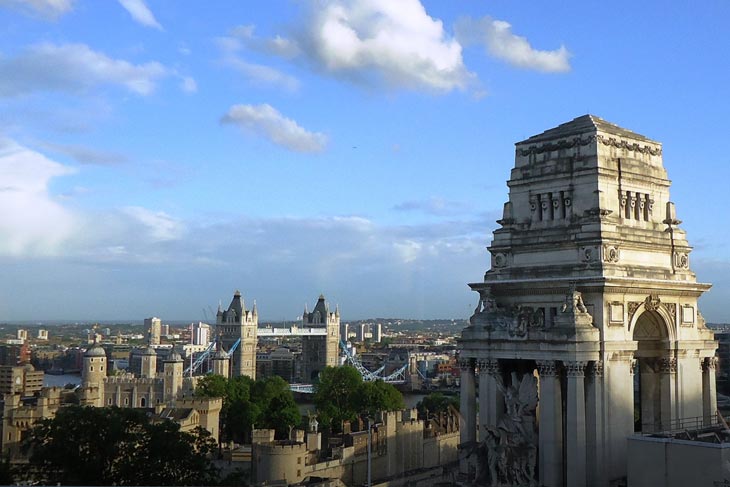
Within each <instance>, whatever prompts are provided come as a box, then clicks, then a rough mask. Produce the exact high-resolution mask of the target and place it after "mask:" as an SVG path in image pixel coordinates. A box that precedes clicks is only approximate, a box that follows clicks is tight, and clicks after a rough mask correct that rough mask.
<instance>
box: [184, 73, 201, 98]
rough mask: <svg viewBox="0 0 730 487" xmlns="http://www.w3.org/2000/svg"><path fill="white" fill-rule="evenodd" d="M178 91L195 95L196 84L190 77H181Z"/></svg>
mask: <svg viewBox="0 0 730 487" xmlns="http://www.w3.org/2000/svg"><path fill="white" fill-rule="evenodd" d="M180 89H181V90H183V91H184V92H185V93H189V94H192V93H196V92H197V91H198V83H196V82H195V80H194V79H193V78H191V77H190V76H183V77H182V78H181V80H180Z"/></svg>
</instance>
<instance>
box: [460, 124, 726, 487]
mask: <svg viewBox="0 0 730 487" xmlns="http://www.w3.org/2000/svg"><path fill="white" fill-rule="evenodd" d="M507 185H508V186H509V201H508V202H507V203H505V205H504V213H503V217H502V219H501V220H499V221H498V223H499V224H500V226H501V227H500V228H498V229H497V230H495V231H494V239H493V240H492V244H491V246H490V247H489V252H490V254H491V268H490V269H489V270H488V271H487V272H486V274H485V276H484V280H483V282H479V283H474V284H470V287H471V288H472V289H473V290H474V291H476V292H478V293H479V299H478V303H477V306H476V309H475V310H474V314H473V315H472V316H471V318H470V323H469V326H468V327H467V328H465V329H464V331H463V332H462V335H461V338H460V340H459V348H460V367H461V413H462V417H463V425H462V427H461V446H462V450H463V451H467V452H472V453H473V452H477V454H464V455H462V457H463V460H462V461H461V466H460V467H461V469H462V472H464V473H466V474H467V475H468V478H470V479H473V480H472V481H473V482H474V483H475V484H476V485H541V486H543V485H544V486H547V487H554V486H563V485H567V486H583V485H591V486H601V485H603V486H608V485H612V484H614V483H617V482H621V480H622V479H623V478H625V477H626V444H627V441H626V438H627V437H628V436H629V435H632V434H634V433H635V432H652V431H663V430H668V429H671V428H673V427H674V426H675V425H676V424H677V423H678V422H679V421H680V420H683V419H685V418H699V421H700V422H704V423H705V424H709V423H711V422H712V421H713V420H714V415H715V410H716V392H715V378H714V363H715V362H714V361H713V360H712V357H713V356H714V354H715V349H716V346H717V345H716V342H715V341H714V337H713V333H712V332H711V331H710V330H708V329H707V328H706V327H705V322H704V320H703V318H702V315H701V314H700V312H699V310H698V308H697V298H698V297H699V296H700V295H701V294H702V293H703V292H704V291H706V290H708V289H709V288H710V285H709V284H701V283H698V282H697V281H696V278H695V275H694V273H693V272H692V271H691V270H690V265H689V254H690V251H691V248H690V247H689V244H688V242H687V240H686V237H685V232H684V231H683V230H682V229H681V228H680V227H679V225H680V223H681V222H680V221H679V220H678V219H677V216H676V212H675V208H674V204H673V203H672V202H671V201H670V200H669V186H670V181H669V179H667V174H666V171H665V169H664V167H663V163H662V147H661V144H660V143H658V142H655V141H653V140H650V139H648V138H646V137H644V136H642V135H639V134H636V133H634V132H631V131H629V130H626V129H623V128H621V127H618V126H616V125H614V124H611V123H608V122H606V121H604V120H602V119H600V118H598V117H595V116H591V115H585V116H582V117H578V118H576V119H574V120H572V121H570V122H568V123H565V124H562V125H560V126H558V127H556V128H553V129H550V130H547V131H545V132H543V133H542V134H539V135H536V136H534V137H530V138H529V139H527V140H524V141H522V142H519V143H517V144H516V154H515V167H514V169H512V173H511V176H510V180H509V181H508V183H507ZM477 391H478V401H479V404H478V418H477V402H476V401H477ZM477 419H478V420H477ZM477 425H478V426H477Z"/></svg>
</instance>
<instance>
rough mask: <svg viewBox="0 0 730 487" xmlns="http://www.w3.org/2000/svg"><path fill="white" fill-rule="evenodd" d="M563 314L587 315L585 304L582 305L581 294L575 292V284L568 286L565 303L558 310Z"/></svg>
mask: <svg viewBox="0 0 730 487" xmlns="http://www.w3.org/2000/svg"><path fill="white" fill-rule="evenodd" d="M560 311H562V312H563V313H571V312H572V313H575V314H578V313H588V308H586V305H585V303H583V294H582V293H581V292H580V291H578V290H576V288H575V283H572V284H571V285H570V289H568V292H567V293H566V294H565V303H563V306H562V308H561V309H560Z"/></svg>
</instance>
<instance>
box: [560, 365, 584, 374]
mask: <svg viewBox="0 0 730 487" xmlns="http://www.w3.org/2000/svg"><path fill="white" fill-rule="evenodd" d="M563 366H564V367H565V373H566V374H567V375H568V377H584V376H585V372H586V363H585V362H563Z"/></svg>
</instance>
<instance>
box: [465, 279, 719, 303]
mask: <svg viewBox="0 0 730 487" xmlns="http://www.w3.org/2000/svg"><path fill="white" fill-rule="evenodd" d="M571 282H575V284H576V286H577V287H578V288H579V289H580V290H581V291H583V292H610V293H616V294H630V295H642V294H644V296H645V295H646V294H649V293H651V292H654V293H658V294H662V295H665V296H690V297H697V296H699V295H700V294H702V293H703V292H705V291H707V290H708V289H710V288H711V287H712V284H706V283H701V282H687V281H668V280H664V279H641V278H635V277H587V278H581V277H573V276H571V277H555V278H544V279H493V280H488V281H484V282H473V283H470V284H469V287H470V288H471V289H472V290H475V291H476V290H479V289H483V288H491V289H492V292H493V293H494V294H496V295H500V294H502V293H501V292H500V291H499V290H500V288H508V289H509V292H510V293H513V292H514V291H515V290H516V289H519V288H520V287H523V286H524V285H529V289H527V290H526V291H527V292H528V294H564V293H565V289H566V288H567V287H568V286H569V285H570V283H571ZM515 288H516V289H515ZM642 299H643V297H642Z"/></svg>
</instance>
